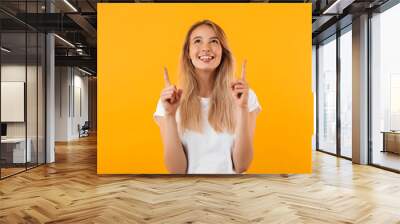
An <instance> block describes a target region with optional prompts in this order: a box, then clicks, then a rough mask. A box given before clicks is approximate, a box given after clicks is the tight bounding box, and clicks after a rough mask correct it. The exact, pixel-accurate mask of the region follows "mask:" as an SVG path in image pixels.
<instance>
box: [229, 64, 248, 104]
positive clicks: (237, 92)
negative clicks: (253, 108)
mask: <svg viewBox="0 0 400 224" xmlns="http://www.w3.org/2000/svg"><path fill="white" fill-rule="evenodd" d="M246 63H247V62H246V60H245V61H243V64H242V77H241V79H237V80H235V81H234V82H233V83H232V84H231V90H232V96H233V99H234V101H235V105H236V106H237V107H239V108H247V106H248V102H247V101H248V98H249V86H248V85H247V82H246Z"/></svg>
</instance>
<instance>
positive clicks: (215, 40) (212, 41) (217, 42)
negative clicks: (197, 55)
mask: <svg viewBox="0 0 400 224" xmlns="http://www.w3.org/2000/svg"><path fill="white" fill-rule="evenodd" d="M211 43H213V44H219V40H217V39H213V40H211Z"/></svg>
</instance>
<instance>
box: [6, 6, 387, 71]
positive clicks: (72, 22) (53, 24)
mask: <svg viewBox="0 0 400 224" xmlns="http://www.w3.org/2000/svg"><path fill="white" fill-rule="evenodd" d="M387 1H388V0H264V1H262V0H251V1H243V0H236V1H235V0H233V1H230V2H253V3H257V2H269V3H304V2H306V3H312V23H313V28H312V35H313V43H318V42H319V41H321V40H323V39H324V38H326V37H328V36H330V35H332V34H333V33H335V32H336V30H337V29H338V28H341V27H345V26H347V25H349V24H351V20H352V17H353V16H357V15H358V14H360V13H361V12H365V11H366V10H372V9H374V8H377V7H379V6H380V5H382V4H384V3H385V2H387ZM97 2H131V3H137V2H190V1H182V0H170V1H165V0H154V1H149V0H143V1H139V0H103V1H101V0H100V1H97V0H47V5H46V0H34V1H26V0H1V1H0V22H1V23H0V24H1V30H2V32H3V35H2V39H4V40H3V41H2V45H3V46H5V45H6V43H7V44H8V48H10V47H11V48H13V49H15V54H18V52H19V51H21V52H20V53H21V54H22V53H25V52H23V51H25V48H24V47H23V46H25V38H23V37H24V32H25V29H26V28H28V31H39V32H54V33H56V34H57V35H58V36H59V37H61V38H62V39H64V40H67V41H68V42H69V43H71V44H72V45H74V46H73V47H72V46H71V44H68V43H66V42H65V41H63V40H62V39H61V38H58V37H57V38H55V44H56V51H55V52H56V65H69V66H82V67H86V68H88V69H90V70H92V71H96V67H97V62H96V58H97V50H96V49H97V45H96V42H97V41H96V40H97V31H96V30H97V6H96V5H97ZM202 2H216V1H215V0H205V1H204V0H203V1H202ZM219 2H226V1H222V0H221V1H219ZM49 12H51V13H49ZM338 21H340V22H338ZM21 32H22V33H21ZM28 39H29V38H28ZM29 41H30V40H28V42H29ZM34 48H36V45H35V43H29V44H28V48H27V51H28V54H29V52H33V51H34V50H33V49H34Z"/></svg>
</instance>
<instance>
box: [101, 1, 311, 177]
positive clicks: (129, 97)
mask: <svg viewBox="0 0 400 224" xmlns="http://www.w3.org/2000/svg"><path fill="white" fill-rule="evenodd" d="M203 19H211V20H212V21H214V22H216V23H217V24H219V25H220V26H221V27H222V28H223V29H224V31H225V33H226V34H227V37H228V42H229V45H230V47H231V50H232V51H233V54H234V56H235V59H236V71H237V73H236V76H239V73H240V66H241V62H242V61H243V59H247V81H248V82H249V85H250V87H251V88H252V89H253V90H254V91H255V92H256V94H257V96H258V99H259V101H260V103H261V106H262V111H261V113H260V114H259V116H258V118H257V127H256V134H255V143H254V144H255V154H254V160H253V162H252V165H251V167H250V169H249V170H248V172H247V173H309V172H311V137H312V132H313V97H312V90H311V85H312V80H311V4H305V3H300V4H265V3H241V4H238V3H233V4H232V3H231V4H215V3H212V4H176V3H175V4H174V3H171V4H167V3H163V4H156V3H142V4H129V3H127V4H123V3H115V4H110V3H103V4H98V154H97V161H98V163H97V172H98V173H99V174H158V173H167V170H166V168H165V166H164V162H163V148H162V142H161V137H160V132H159V129H158V126H157V125H156V123H155V122H154V121H153V113H154V111H155V109H156V104H157V100H158V98H159V95H160V92H161V90H162V88H163V87H164V80H163V66H166V67H167V68H168V70H169V74H170V79H171V81H172V82H174V83H176V81H177V80H178V77H177V72H178V63H179V55H180V53H181V48H182V44H183V40H184V37H185V34H186V32H187V30H188V29H189V27H190V26H191V25H192V24H193V23H194V22H197V21H199V20H203Z"/></svg>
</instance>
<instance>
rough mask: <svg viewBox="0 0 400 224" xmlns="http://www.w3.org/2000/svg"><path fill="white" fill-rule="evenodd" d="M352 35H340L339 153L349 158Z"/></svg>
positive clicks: (347, 33)
mask: <svg viewBox="0 0 400 224" xmlns="http://www.w3.org/2000/svg"><path fill="white" fill-rule="evenodd" d="M352 74H353V72H352V35H351V30H350V31H348V32H346V33H344V34H343V35H341V36H340V123H341V124H340V128H341V129H340V131H341V132H340V136H341V137H340V144H341V147H340V153H341V155H343V156H346V157H349V158H351V156H352V155H351V154H352V149H351V141H352V138H351V137H352V125H351V124H352V100H351V99H352Z"/></svg>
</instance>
